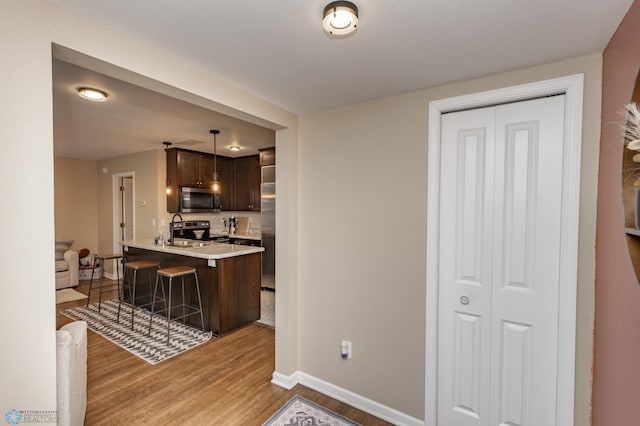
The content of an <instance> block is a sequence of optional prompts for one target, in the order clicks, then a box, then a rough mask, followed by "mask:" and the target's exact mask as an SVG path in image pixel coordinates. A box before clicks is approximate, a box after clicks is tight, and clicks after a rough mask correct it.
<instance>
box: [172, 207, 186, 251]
mask: <svg viewBox="0 0 640 426" xmlns="http://www.w3.org/2000/svg"><path fill="white" fill-rule="evenodd" d="M176 216H178V217H179V218H180V235H184V230H183V229H182V228H183V223H182V215H181V214H180V213H176V214H174V215H173V217H172V218H171V223H170V224H169V245H170V246H172V245H174V244H173V243H174V241H173V240H174V238H173V227H174V225H173V224H174V223H175V218H176Z"/></svg>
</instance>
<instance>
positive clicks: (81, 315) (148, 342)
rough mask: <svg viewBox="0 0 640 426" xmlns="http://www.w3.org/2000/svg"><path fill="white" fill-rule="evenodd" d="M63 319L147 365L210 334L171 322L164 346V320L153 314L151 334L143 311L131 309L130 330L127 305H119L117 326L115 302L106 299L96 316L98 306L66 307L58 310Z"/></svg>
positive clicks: (162, 359) (146, 314)
mask: <svg viewBox="0 0 640 426" xmlns="http://www.w3.org/2000/svg"><path fill="white" fill-rule="evenodd" d="M60 313H62V314H63V315H64V316H67V317H69V318H71V319H73V320H83V321H86V322H87V325H88V327H89V329H90V330H92V331H94V332H96V333H98V334H99V335H101V336H102V337H104V338H105V339H107V340H110V341H111V342H113V343H115V344H116V345H118V346H120V347H121V348H123V349H126V350H127V351H129V352H131V353H132V354H134V355H136V356H138V357H140V358H142V359H144V360H145V361H147V362H148V363H149V364H157V363H159V362H161V361H165V360H167V359H169V358H171V357H174V356H176V355H179V354H181V353H183V352H185V351H187V350H189V349H193V348H195V347H196V346H199V345H201V344H203V343H206V342H207V341H209V339H211V335H212V334H211V332H210V331H208V332H203V331H201V330H199V329H196V328H193V327H190V326H187V325H184V324H182V323H176V322H173V321H172V322H171V340H170V342H169V345H167V320H166V318H164V317H162V316H159V315H157V314H154V316H153V328H152V330H151V335H148V334H147V333H148V331H149V316H150V315H151V313H150V312H149V311H147V310H146V309H142V308H135V314H136V318H135V327H134V329H133V330H131V305H129V304H128V303H124V302H123V303H122V308H121V310H120V323H118V322H116V319H117V315H118V301H117V300H109V301H107V302H104V303H102V309H101V312H100V313H98V304H97V303H94V304H92V305H89V306H88V307H86V306H82V307H78V308H70V309H65V310H63V311H60Z"/></svg>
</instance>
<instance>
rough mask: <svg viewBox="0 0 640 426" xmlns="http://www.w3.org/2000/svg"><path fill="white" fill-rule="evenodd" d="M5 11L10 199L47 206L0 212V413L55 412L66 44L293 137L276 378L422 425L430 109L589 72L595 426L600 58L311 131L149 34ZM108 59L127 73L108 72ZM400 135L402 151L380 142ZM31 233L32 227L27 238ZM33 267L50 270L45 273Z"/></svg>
mask: <svg viewBox="0 0 640 426" xmlns="http://www.w3.org/2000/svg"><path fill="white" fill-rule="evenodd" d="M1 8H2V10H1V13H0V47H2V52H3V65H4V66H3V72H2V78H0V91H1V93H2V101H1V103H0V112H1V113H0V117H1V118H0V119H1V120H2V123H1V124H2V125H1V126H0V136H1V137H2V138H1V140H2V141H3V144H4V146H3V148H4V151H3V152H4V153H5V155H6V158H7V161H6V163H5V166H4V167H3V168H1V169H0V178H2V181H3V184H4V185H3V190H2V191H3V193H2V195H3V198H4V199H6V200H11V202H12V205H25V204H26V203H27V202H29V201H30V200H31V196H32V194H34V193H38V194H39V205H40V208H39V209H33V210H18V209H12V208H4V209H2V213H0V219H2V220H3V223H11V224H12V227H10V228H8V229H6V230H5V234H4V237H5V238H7V240H8V241H12V245H11V246H10V247H7V249H6V250H5V251H4V252H3V254H4V256H3V265H4V266H5V268H4V270H3V272H4V274H3V285H2V286H0V298H1V300H3V301H4V303H3V309H2V310H0V312H1V313H0V321H1V324H3V325H2V326H1V328H0V351H1V352H2V354H3V357H2V360H3V366H2V369H1V372H0V383H2V386H0V387H1V388H2V390H1V391H0V414H3V413H5V412H6V411H7V410H8V409H10V408H16V409H23V410H51V409H54V408H55V375H54V372H55V354H54V347H55V341H54V340H55V337H54V329H55V310H54V309H55V300H54V267H53V266H54V265H53V256H51V252H52V248H53V240H54V218H53V208H54V205H53V183H52V179H53V150H52V146H53V142H52V141H53V130H52V99H51V43H52V42H54V43H57V44H58V45H62V46H65V47H66V48H69V49H73V50H75V51H78V52H82V53H83V54H84V55H89V56H92V57H95V58H99V59H100V60H101V61H104V62H101V63H96V61H92V60H88V59H87V58H86V57H80V56H76V54H75V53H74V52H70V51H64V52H62V53H59V54H66V55H70V56H71V57H72V59H76V60H77V61H78V62H82V63H81V65H84V66H88V65H91V66H95V67H96V68H94V69H96V70H98V71H101V72H105V73H107V74H110V75H116V74H117V76H118V77H120V78H127V79H131V80H132V81H133V80H135V79H136V78H140V77H139V76H147V77H149V78H151V80H148V79H143V80H142V81H134V82H135V83H136V84H141V85H146V86H145V87H149V88H152V89H154V90H159V91H161V92H163V93H168V94H172V95H174V96H178V97H180V98H182V99H185V100H188V101H192V102H194V103H196V104H200V105H202V104H203V103H204V104H205V105H204V106H207V107H212V108H214V107H216V108H220V109H222V110H225V108H226V110H225V112H229V113H232V114H236V115H237V116H240V118H244V119H247V120H254V121H256V122H260V123H261V124H263V125H264V124H265V123H272V125H273V128H274V129H278V131H277V133H276V146H277V149H278V171H277V173H278V177H277V181H278V188H277V191H278V201H277V203H278V205H277V207H276V208H277V211H278V217H277V219H276V221H277V223H276V226H277V232H278V242H277V244H278V246H277V250H278V259H277V265H276V267H277V274H278V276H277V280H278V287H279V291H278V293H277V301H276V321H277V332H276V369H277V371H278V372H279V373H281V374H283V375H290V374H293V373H294V372H295V371H297V370H300V371H303V372H306V373H308V374H310V375H313V376H316V377H318V378H320V379H322V380H326V381H327V382H330V383H333V384H335V385H337V386H340V387H342V388H344V389H347V390H350V391H352V392H355V393H357V394H360V395H363V396H365V397H368V398H371V399H373V400H375V401H377V402H379V403H381V404H385V405H387V406H389V407H391V408H393V409H396V410H399V411H401V412H403V413H406V414H408V415H410V416H413V417H415V418H417V419H421V418H423V414H424V413H423V405H424V321H425V312H424V306H425V301H424V296H425V276H426V274H425V255H426V252H425V248H424V247H425V241H426V237H427V236H426V226H425V223H426V218H425V214H426V187H427V185H426V176H427V174H426V165H427V159H426V152H427V150H426V144H427V104H428V101H430V100H432V99H441V98H445V97H450V96H457V95H462V94H467V93H472V92H477V91H481V90H489V89H493V88H498V87H504V86H511V85H515V84H522V83H525V82H530V81H536V80H542V79H547V78H552V77H558V76H562V75H567V74H574V73H578V72H584V73H585V78H586V80H585V114H584V119H583V123H584V128H583V135H584V142H583V149H584V152H583V158H582V160H583V162H582V166H583V172H582V191H581V217H580V221H581V223H580V254H579V262H580V271H579V300H578V309H579V313H578V351H577V352H578V359H577V369H578V372H577V380H576V388H577V392H578V394H577V401H576V413H577V415H576V424H588V411H589V407H588V405H589V395H590V389H591V384H590V378H591V374H590V367H591V360H592V359H591V358H592V324H593V290H594V289H593V281H594V280H593V275H594V274H593V269H594V235H595V187H596V177H597V176H596V170H597V146H598V144H597V142H598V134H599V120H600V84H601V58H600V55H595V56H589V57H584V58H578V59H575V60H570V61H566V62H562V63H557V64H551V65H547V66H541V67H536V68H530V69H527V70H522V71H516V72H511V73H506V74H502V75H497V76H491V77H488V78H484V79H480V80H474V81H470V82H465V83H460V84H454V85H449V86H444V87H438V88H434V89H430V90H425V91H420V92H414V93H409V94H406V95H402V96H396V97H390V98H385V99H381V100H378V101H374V102H369V103H363V104H358V105H352V106H348V107H344V108H338V109H334V110H330V111H323V112H319V113H316V114H309V115H307V116H305V117H304V118H303V119H302V120H301V124H300V131H299V132H298V128H297V120H296V117H295V116H294V115H293V114H291V113H289V112H287V111H284V110H282V109H279V108H277V107H274V106H273V105H270V104H268V103H267V102H265V101H263V100H260V99H258V98H256V97H255V96H252V95H251V94H248V93H245V92H242V91H240V90H238V89H236V88H233V87H231V86H229V85H228V84H226V83H224V82H222V81H220V80H218V79H217V78H216V77H215V76H211V75H206V74H203V73H201V72H198V71H196V70H194V69H191V68H189V67H187V66H185V65H184V64H180V63H176V62H175V60H174V59H172V58H170V57H167V56H163V55H161V54H159V53H158V52H156V51H153V50H151V49H148V48H146V47H145V46H141V45H140V44H138V43H136V41H135V40H130V39H125V38H123V37H120V36H118V35H117V34H113V33H110V32H108V31H106V30H104V29H102V28H99V27H97V26H94V25H90V24H88V23H86V22H83V21H81V20H78V19H76V18H74V17H72V16H70V15H67V14H65V13H63V12H61V11H59V10H58V9H55V8H53V7H51V6H49V5H48V4H46V3H41V2H39V1H37V0H5V1H3V2H2V6H1ZM66 59H67V60H69V58H66ZM83 61H84V62H83ZM105 63H106V64H116V65H118V66H119V67H122V68H121V69H114V68H109V67H107V68H100V67H101V66H104V64H105ZM123 69H124V70H130V71H132V72H133V73H136V75H137V76H136V75H133V74H131V73H129V72H126V71H123ZM172 88H177V89H179V90H173V89H172ZM191 94H198V95H199V96H191ZM8 105H10V106H11V107H10V108H9V107H7V106H8ZM227 107H228V108H227ZM329 129H330V130H331V131H329ZM389 140H391V141H393V142H394V143H395V144H396V146H397V150H396V151H391V152H389V151H387V150H383V149H382V148H381V144H382V143H387V142H388V141H389ZM298 143H299V146H298ZM298 173H300V179H298ZM298 184H299V185H300V186H298ZM160 190H161V188H160V186H159V187H158V191H160ZM298 197H299V198H298ZM157 209H159V207H157ZM298 224H299V227H300V232H299V234H298ZM25 227H29V228H30V229H32V230H33V232H32V233H30V234H28V235H24V233H23V232H22V230H23V229H24V228H25ZM332 237H337V238H332ZM298 246H299V250H298ZM26 253H28V256H27V255H25V254H26ZM34 258H35V259H47V258H50V259H51V261H50V263H47V262H44V263H39V264H38V266H37V267H34V265H33V259H34ZM26 271H29V273H28V275H27V274H26ZM25 277H28V279H25ZM25 304H28V306H29V309H28V310H27V309H24V307H25ZM7 324H12V326H10V327H9V326H7ZM341 338H348V339H350V340H351V341H352V342H353V344H354V347H353V351H354V358H353V359H352V360H350V361H347V362H344V361H342V360H340V359H339V358H338V356H337V354H338V344H339V342H340V339H341Z"/></svg>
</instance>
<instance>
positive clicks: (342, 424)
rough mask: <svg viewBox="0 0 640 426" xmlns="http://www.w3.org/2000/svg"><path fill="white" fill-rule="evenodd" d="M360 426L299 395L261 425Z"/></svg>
mask: <svg viewBox="0 0 640 426" xmlns="http://www.w3.org/2000/svg"><path fill="white" fill-rule="evenodd" d="M285 425H286V426H303V425H304V426H325V425H330V426H360V423H356V422H354V421H351V420H349V419H347V418H346V417H343V416H341V415H340V414H338V413H334V412H333V411H331V410H328V409H326V408H324V407H323V406H321V405H318V404H316V403H315V402H313V401H309V400H308V399H305V398H303V397H301V396H298V395H296V396H294V397H293V398H291V399H290V400H289V402H287V403H286V404H285V405H284V406H283V407H282V408H281V409H279V410H278V411H277V412H276V413H275V414H274V415H273V416H271V417H270V418H269V420H267V421H266V422H264V423H263V425H262V426H285Z"/></svg>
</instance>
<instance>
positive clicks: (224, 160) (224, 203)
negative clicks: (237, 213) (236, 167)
mask: <svg viewBox="0 0 640 426" xmlns="http://www.w3.org/2000/svg"><path fill="white" fill-rule="evenodd" d="M216 158H217V160H218V164H217V166H218V170H217V171H218V180H219V181H220V185H221V186H222V193H221V194H220V198H221V199H220V209H221V210H224V211H232V210H233V209H234V204H233V203H234V201H233V196H234V177H233V158H229V157H223V156H220V155H218V156H217V157H216Z"/></svg>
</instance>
